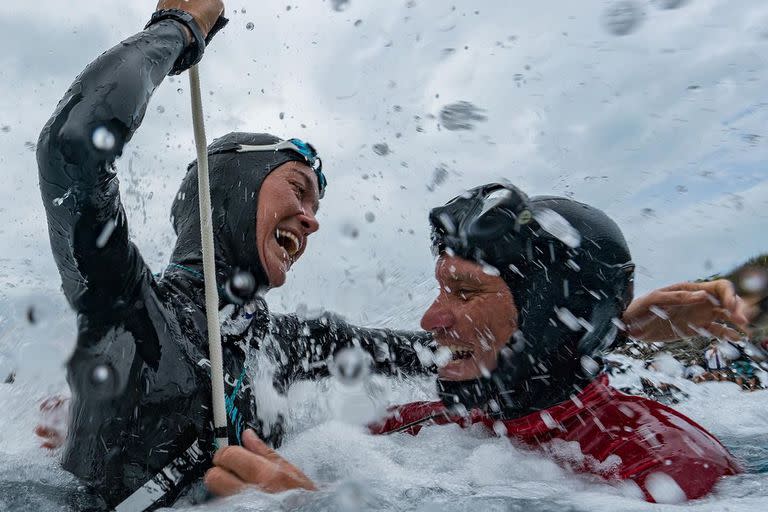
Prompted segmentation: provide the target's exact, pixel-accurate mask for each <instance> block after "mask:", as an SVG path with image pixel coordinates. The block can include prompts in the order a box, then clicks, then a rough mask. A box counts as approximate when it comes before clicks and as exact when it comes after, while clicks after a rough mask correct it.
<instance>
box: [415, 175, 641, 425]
mask: <svg viewBox="0 0 768 512" xmlns="http://www.w3.org/2000/svg"><path fill="white" fill-rule="evenodd" d="M430 223H431V225H432V230H433V235H432V238H433V247H434V249H435V251H436V252H437V253H442V252H449V253H451V254H455V255H456V256H459V257H462V258H464V259H468V260H470V261H475V262H477V263H481V264H483V265H490V266H492V267H495V268H496V269H497V270H498V271H499V273H500V276H501V277H502V278H503V279H504V281H505V282H506V283H507V286H508V287H509V289H510V291H511V292H512V297H513V299H514V301H515V305H516V307H517V310H518V312H519V318H518V330H517V331H516V332H515V334H514V336H513V337H512V339H510V340H509V342H508V343H507V344H506V346H505V347H504V348H503V349H502V350H501V351H500V353H499V357H498V366H497V368H496V369H495V370H494V371H493V372H491V374H490V377H489V378H480V379H477V380H471V381H459V382H456V381H444V380H442V379H439V380H438V391H439V392H440V394H441V396H442V398H443V400H444V401H445V402H446V404H447V405H455V404H456V403H461V404H462V405H464V406H465V407H466V408H467V409H471V408H473V407H482V408H486V409H488V408H489V407H490V410H489V412H494V413H499V414H501V415H503V416H505V417H517V416H520V415H522V414H527V413H529V412H530V411H531V410H537V409H542V408H545V407H548V406H550V405H552V404H554V403H557V402H559V401H562V400H564V399H567V398H568V396H569V395H570V394H572V393H574V392H577V390H578V387H581V386H583V385H585V384H586V383H587V382H589V380H591V378H593V377H594V373H595V369H596V368H595V367H597V368H599V363H598V362H596V361H600V353H601V352H602V351H603V350H604V349H606V348H607V347H608V346H610V345H612V344H613V343H614V340H615V338H616V336H617V333H618V330H617V324H618V319H619V318H621V315H622V312H623V311H624V309H626V307H627V306H628V305H629V303H630V301H631V300H632V293H633V273H634V265H633V264H632V262H631V256H630V253H629V249H628V247H627V244H626V241H625V240H624V237H623V235H622V233H621V231H620V230H619V228H618V226H617V225H616V223H615V222H613V221H612V220H611V219H610V218H609V217H608V216H607V215H606V214H605V213H603V212H602V211H600V210H598V209H597V208H594V207H592V206H589V205H586V204H583V203H579V202H577V201H573V200H571V199H567V198H563V197H534V198H529V197H528V196H527V195H526V194H524V193H523V192H522V191H521V190H519V189H518V188H517V187H514V186H513V185H508V184H498V183H494V184H489V185H485V186H482V187H478V188H475V189H472V190H470V191H468V192H467V193H465V194H463V195H461V196H458V197H456V198H454V199H452V200H451V201H449V202H448V203H447V204H446V205H445V206H442V207H439V208H435V209H433V210H432V211H431V213H430ZM585 368H586V370H585ZM574 386H577V389H574Z"/></svg>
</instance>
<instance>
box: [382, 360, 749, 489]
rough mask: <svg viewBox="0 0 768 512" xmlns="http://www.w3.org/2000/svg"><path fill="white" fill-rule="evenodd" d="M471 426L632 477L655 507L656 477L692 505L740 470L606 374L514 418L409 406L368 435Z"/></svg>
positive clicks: (699, 431) (705, 435)
mask: <svg viewBox="0 0 768 512" xmlns="http://www.w3.org/2000/svg"><path fill="white" fill-rule="evenodd" d="M497 421H498V423H497ZM474 423H482V424H484V425H485V426H486V427H488V428H489V429H490V430H491V431H493V432H497V433H503V432H504V431H505V430H506V433H507V436H508V437H510V438H514V439H516V440H518V441H521V442H523V443H525V444H526V445H529V446H539V445H542V444H544V446H543V448H544V449H545V451H549V452H550V453H552V454H553V455H554V456H555V457H556V458H557V459H559V460H560V461H561V462H565V463H567V464H568V465H569V466H571V467H575V468H576V469H579V470H581V471H589V472H592V473H596V474H599V475H601V476H603V477H606V478H609V479H610V478H612V479H622V480H623V479H631V480H633V481H634V482H636V483H637V484H638V485H639V486H640V488H641V489H642V490H643V493H644V494H645V498H646V499H647V500H648V501H655V500H654V498H653V494H654V493H653V490H654V488H653V486H654V484H653V482H654V481H659V478H661V479H662V480H666V481H667V482H668V481H669V480H668V478H667V477H664V476H661V477H659V476H658V475H654V474H655V473H664V474H666V475H667V476H669V477H672V478H673V479H674V480H675V482H676V483H677V484H678V486H679V487H680V489H681V490H682V491H683V492H685V494H686V496H687V498H688V499H695V498H700V497H702V496H704V495H705V494H707V493H709V492H710V491H711V490H712V487H713V486H714V485H715V484H716V483H717V481H718V480H719V479H720V477H722V476H725V475H733V474H736V473H739V472H740V471H741V469H740V466H739V464H738V462H737V461H736V459H735V458H734V457H733V456H732V455H731V454H730V453H728V450H726V449H725V447H723V445H722V444H720V442H719V441H718V440H717V439H716V438H715V437H714V436H713V435H712V434H710V433H709V432H707V431H706V430H704V429H703V428H702V427H701V426H699V425H698V424H696V423H695V422H693V421H692V420H690V419H689V418H686V417H685V416H683V415H682V414H680V413H678V412H676V411H675V410H673V409H670V408H669V407H667V406H665V405H662V404H660V403H658V402H654V401H653V400H648V399H647V398H642V397H637V396H631V395H626V394H624V393H621V392H619V391H617V390H616V389H614V388H612V387H611V386H609V385H608V377H607V376H606V375H604V374H603V375H601V376H600V377H598V378H597V379H596V380H595V381H593V382H592V383H590V384H589V385H588V386H587V387H586V388H584V390H583V391H582V392H581V393H579V394H578V395H576V396H575V397H574V398H573V399H571V400H568V401H566V402H563V403H560V404H558V405H555V406H552V407H550V408H548V409H546V410H544V411H541V412H537V413H532V414H529V415H527V416H523V417H521V418H517V419H514V420H495V419H493V418H491V417H489V416H487V415H485V414H484V413H482V412H481V411H479V410H473V411H471V413H470V415H469V417H457V416H451V415H450V414H449V413H447V411H446V409H445V406H444V405H443V404H442V402H439V401H438V402H413V403H410V404H406V405H402V406H398V407H395V408H393V409H392V410H391V415H390V416H388V417H387V418H386V419H384V420H382V422H380V423H377V424H374V425H371V426H370V430H371V432H372V433H374V434H390V433H394V432H407V433H409V434H412V435H416V434H417V433H418V432H419V430H421V427H423V426H425V425H447V424H458V425H460V426H462V427H467V426H469V425H470V424H474ZM557 440H562V441H567V442H569V441H576V442H578V444H579V445H580V448H581V453H583V455H584V456H583V457H581V460H579V457H572V456H568V455H566V456H565V457H563V453H566V454H567V453H568V452H569V450H568V449H567V448H568V447H567V445H564V444H563V443H560V442H559V441H557ZM545 443H546V444H545ZM558 445H562V446H561V447H560V449H558ZM562 448H565V450H563V449H562ZM570 453H573V450H570ZM574 463H575V464H574ZM650 475H653V476H652V477H651V479H650V480H648V481H647V479H648V477H649V476H650ZM649 487H651V489H650V492H649Z"/></svg>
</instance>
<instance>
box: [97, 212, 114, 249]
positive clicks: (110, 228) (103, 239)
mask: <svg viewBox="0 0 768 512" xmlns="http://www.w3.org/2000/svg"><path fill="white" fill-rule="evenodd" d="M115 226H117V222H116V221H115V219H110V220H108V221H107V223H106V224H104V227H103V228H101V233H100V234H99V237H98V238H97V239H96V247H97V248H99V249H103V248H104V246H105V245H107V242H109V237H111V236H112V233H113V232H114V231H115Z"/></svg>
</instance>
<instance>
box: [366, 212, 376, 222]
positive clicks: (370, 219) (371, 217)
mask: <svg viewBox="0 0 768 512" xmlns="http://www.w3.org/2000/svg"><path fill="white" fill-rule="evenodd" d="M365 220H367V221H368V222H373V221H374V220H376V215H374V214H373V212H365Z"/></svg>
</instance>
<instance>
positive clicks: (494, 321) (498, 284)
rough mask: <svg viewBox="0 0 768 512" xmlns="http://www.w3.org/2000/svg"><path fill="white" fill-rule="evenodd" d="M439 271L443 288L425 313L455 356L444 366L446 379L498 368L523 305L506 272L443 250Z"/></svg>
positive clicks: (442, 373) (441, 343)
mask: <svg viewBox="0 0 768 512" xmlns="http://www.w3.org/2000/svg"><path fill="white" fill-rule="evenodd" d="M435 277H436V278H437V282H438V284H439V285H440V294H439V295H438V296H437V298H436V299H435V302H433V303H432V305H431V306H430V307H429V309H427V311H426V313H424V316H423V317H422V319H421V327H422V328H423V329H424V330H427V331H430V332H431V333H432V334H433V335H434V337H435V341H436V342H437V344H438V345H439V346H440V347H446V348H447V349H449V350H450V351H451V355H452V359H451V361H450V362H449V363H448V364H447V365H445V366H443V367H442V368H440V370H439V372H438V375H439V376H440V378H441V379H444V380H469V379H475V378H478V377H480V376H481V375H482V374H483V373H484V371H488V372H490V371H493V370H494V369H495V368H496V361H497V359H496V356H497V354H498V353H499V351H500V350H501V348H502V347H503V346H504V345H505V344H506V343H507V341H509V339H510V337H511V336H512V334H513V333H514V332H515V330H517V308H516V307H515V302H514V300H513V298H512V293H511V292H510V291H509V288H508V287H507V284H506V283H505V282H504V280H503V279H502V278H501V277H498V276H492V275H488V274H486V273H485V272H484V271H483V267H481V266H480V265H478V264H477V263H474V262H471V261H467V260H464V259H461V258H457V257H454V256H446V255H442V256H440V258H438V260H437V265H436V268H435Z"/></svg>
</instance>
